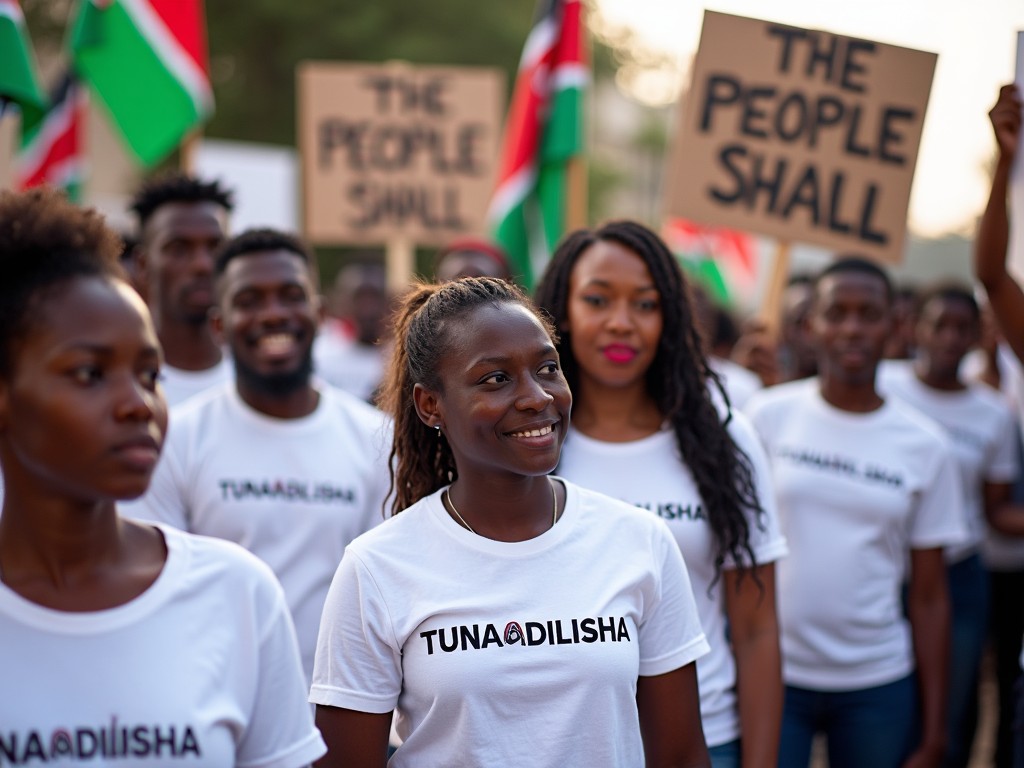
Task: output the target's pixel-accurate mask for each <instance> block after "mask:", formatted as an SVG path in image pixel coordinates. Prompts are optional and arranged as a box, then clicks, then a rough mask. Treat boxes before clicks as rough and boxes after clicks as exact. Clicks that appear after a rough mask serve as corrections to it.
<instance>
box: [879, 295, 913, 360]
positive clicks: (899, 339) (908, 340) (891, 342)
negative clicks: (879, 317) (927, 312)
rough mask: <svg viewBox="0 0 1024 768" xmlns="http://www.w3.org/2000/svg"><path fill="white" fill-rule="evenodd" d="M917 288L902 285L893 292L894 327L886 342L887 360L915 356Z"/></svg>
mask: <svg viewBox="0 0 1024 768" xmlns="http://www.w3.org/2000/svg"><path fill="white" fill-rule="evenodd" d="M916 309H917V290H916V289H915V288H913V287H911V286H909V285H901V286H898V287H897V288H896V289H895V292H894V293H893V304H892V321H893V329H892V333H891V334H890V335H889V339H888V340H887V341H886V343H885V359H886V360H910V359H912V358H913V357H914V318H915V316H916Z"/></svg>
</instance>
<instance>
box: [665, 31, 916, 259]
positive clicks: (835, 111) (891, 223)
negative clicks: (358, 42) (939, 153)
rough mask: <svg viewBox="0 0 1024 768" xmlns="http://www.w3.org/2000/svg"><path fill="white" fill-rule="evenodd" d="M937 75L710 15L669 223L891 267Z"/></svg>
mask: <svg viewBox="0 0 1024 768" xmlns="http://www.w3.org/2000/svg"><path fill="white" fill-rule="evenodd" d="M935 61H936V56H935V54H932V53H924V52H922V51H913V50H910V49H907V48H900V47H897V46H893V45H884V44H881V43H874V42H870V41H868V40H860V39H856V38H851V37H843V36H841V35H834V34H832V33H829V32H820V31H815V30H808V29H800V28H798V27H790V26H785V25H782V24H775V23H771V22H767V21H760V20H757V19H748V18H743V17H739V16H730V15H727V14H722V13H714V12H710V11H708V12H705V15H704V27H703V31H702V33H701V39H700V47H699V49H698V51H697V57H696V59H695V61H694V64H693V78H692V84H691V87H690V92H689V94H688V95H687V96H686V97H685V98H684V100H683V103H682V105H681V109H680V112H679V123H678V126H677V129H676V135H675V139H674V145H673V148H672V157H671V161H670V164H669V168H668V178H667V180H666V185H665V189H666V192H665V213H666V215H669V216H682V217H686V218H689V219H693V220H695V221H699V222H701V223H703V224H716V225H721V226H727V227H733V228H735V229H742V230H746V231H749V232H757V233H760V234H765V235H771V236H774V237H777V238H779V239H781V240H786V241H792V242H808V243H814V244H816V245H821V246H824V247H826V248H830V249H833V250H835V251H837V252H842V253H858V254H863V255H866V256H871V257H874V258H877V259H880V260H884V261H889V262H898V261H899V260H900V259H901V258H902V253H903V241H904V235H905V229H906V216H907V206H908V204H909V201H910V185H911V181H912V180H913V175H914V165H915V163H916V161H917V150H918V145H919V144H920V140H921V129H922V127H923V125H924V115H925V108H926V107H927V104H928V94H929V91H930V89H931V82H932V75H933V73H934V70H935Z"/></svg>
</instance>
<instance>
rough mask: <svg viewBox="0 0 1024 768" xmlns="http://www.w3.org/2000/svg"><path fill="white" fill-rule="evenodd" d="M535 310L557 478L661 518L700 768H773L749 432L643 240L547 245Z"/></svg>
mask: <svg viewBox="0 0 1024 768" xmlns="http://www.w3.org/2000/svg"><path fill="white" fill-rule="evenodd" d="M537 300H538V303H539V304H540V306H541V307H542V308H544V309H545V310H547V312H548V313H549V314H550V315H551V316H552V318H553V320H554V322H555V325H556V327H557V328H558V331H559V334H560V336H561V340H560V342H559V354H560V355H561V357H562V361H563V363H562V364H563V368H564V370H565V372H566V378H567V379H568V381H569V384H570V386H571V387H572V390H573V396H574V413H573V428H572V429H571V430H570V432H569V434H568V436H567V438H566V443H565V447H564V449H563V451H562V460H561V463H560V464H559V467H558V472H559V474H560V475H562V476H564V477H566V478H568V479H570V480H572V481H573V482H576V483H579V484H580V485H582V486H584V487H586V488H592V489H594V490H597V491H601V492H602V493H607V494H609V495H611V496H615V497H616V498H620V499H623V500H624V501H628V502H629V503H631V504H635V505H638V506H640V507H644V508H645V509H647V510H648V511H649V512H650V513H652V514H654V515H657V516H658V517H660V518H661V519H663V520H665V522H666V523H667V524H668V526H669V528H670V530H671V531H672V533H673V535H674V537H675V540H676V542H677V545H678V547H679V549H680V550H681V551H682V553H683V557H684V559H685V560H686V564H687V567H688V569H689V572H690V578H691V579H693V583H694V594H695V596H696V599H697V606H698V609H699V612H700V619H701V624H702V626H703V627H704V631H705V633H706V634H707V636H708V641H709V643H710V645H711V652H710V653H709V654H708V655H707V656H705V657H703V658H702V659H701V660H700V661H699V662H698V664H697V672H698V676H699V681H700V695H701V717H702V719H703V723H704V733H705V735H706V737H707V740H708V745H709V747H710V751H711V759H712V764H713V765H714V766H716V768H732V767H733V766H743V768H754V767H755V766H772V767H773V768H774V766H775V761H776V751H777V748H778V739H779V724H780V720H781V716H782V681H781V673H780V666H779V664H780V662H779V638H778V624H777V621H776V616H775V581H774V561H775V560H777V559H778V558H780V557H782V556H783V555H784V554H785V553H786V544H785V541H784V539H783V538H782V536H781V534H780V533H779V530H778V524H777V521H776V516H775V505H774V499H773V498H772V491H771V487H770V485H769V480H768V470H767V466H766V464H765V461H764V454H763V451H762V449H761V447H760V445H759V444H758V441H757V439H756V436H755V435H754V433H753V431H752V430H751V428H750V426H749V424H747V423H746V420H745V419H743V417H741V416H737V415H736V414H732V415H730V416H728V417H727V418H723V416H722V415H721V412H720V409H719V408H717V407H716V405H715V397H714V396H713V395H712V392H711V389H710V388H712V387H718V388H719V389H720V385H719V380H718V377H717V376H716V375H715V374H714V373H713V371H712V369H711V367H710V366H709V363H708V360H707V358H706V357H705V355H704V354H703V352H702V351H701V343H700V339H699V337H698V332H697V330H696V328H695V324H694V318H693V310H692V306H691V301H690V295H689V292H688V288H687V284H686V281H685V278H684V277H683V274H682V272H681V270H680V268H679V266H678V264H677V263H676V261H675V259H674V257H673V256H672V254H671V253H670V252H669V250H668V248H667V247H666V246H665V244H664V243H663V242H662V241H661V239H660V238H659V237H658V236H657V235H656V234H655V233H654V232H652V231H651V230H649V229H647V228H646V227H644V226H642V225H640V224H637V223H635V222H630V221H619V222H612V223H610V224H606V225H605V226H603V227H602V228H600V229H598V230H596V231H589V230H581V231H579V232H576V233H574V234H572V235H570V236H569V237H568V238H567V239H566V240H565V241H564V242H563V243H562V245H561V246H559V248H558V250H557V252H556V253H555V255H554V257H553V258H552V260H551V263H550V264H549V266H548V268H547V271H546V272H545V273H544V276H543V278H542V280H541V282H540V284H539V286H538V288H537ZM716 394H717V392H716ZM723 397H724V395H723Z"/></svg>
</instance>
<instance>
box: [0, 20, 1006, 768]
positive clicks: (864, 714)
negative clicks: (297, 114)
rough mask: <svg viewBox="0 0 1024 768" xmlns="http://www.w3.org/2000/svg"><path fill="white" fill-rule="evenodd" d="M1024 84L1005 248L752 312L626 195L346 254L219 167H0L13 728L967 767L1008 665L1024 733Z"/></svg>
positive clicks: (2, 438)
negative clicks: (542, 255)
mask: <svg viewBox="0 0 1024 768" xmlns="http://www.w3.org/2000/svg"><path fill="white" fill-rule="evenodd" d="M549 5H553V6H558V5H560V3H552V4H549ZM565 5H568V6H571V5H573V3H571V2H570V3H566V4H565ZM576 5H579V4H578V3H576ZM16 7H17V6H16V4H15V8H16ZM2 9H3V2H2V1H0V10H2ZM97 12H98V11H97ZM773 34H774V35H775V37H776V38H779V39H780V40H782V42H783V43H784V44H785V45H786V46H787V47H786V49H785V50H786V51H789V50H790V48H789V46H793V50H796V46H797V44H798V43H799V41H800V40H801V39H802V38H800V36H799V35H797V34H796V33H794V32H779V31H778V29H776V30H775V31H774V32H773ZM857 42H858V43H863V45H860V46H859V47H858V45H852V46H851V47H850V52H849V53H848V54H847V55H848V61H847V68H846V69H845V70H843V73H842V75H841V76H840V75H839V74H836V80H837V83H839V85H838V86H837V87H842V88H845V89H846V90H856V87H857V78H858V77H859V76H860V75H861V73H863V72H864V71H865V70H864V68H863V67H861V66H860V65H857V66H854V65H853V64H851V63H850V62H851V61H853V57H854V56H860V55H861V54H862V53H863V52H864V51H865V50H868V49H867V48H865V47H864V46H867V45H871V44H868V43H865V42H864V41H857ZM787 55H788V53H787ZM793 55H794V56H796V54H795V53H794V54H793ZM794 60H795V59H794ZM864 60H866V59H858V60H857V61H864ZM865 66H866V65H865ZM837 72H838V70H837ZM840 80H841V81H842V82H839V81H840ZM722 82H725V80H723V81H722ZM728 83H730V84H731V85H728V87H725V90H721V88H720V89H719V91H718V92H717V96H716V98H717V100H718V106H721V105H722V104H726V103H731V102H733V101H736V102H737V103H738V102H739V101H740V100H741V99H742V98H744V97H742V96H741V95H740V84H739V83H738V82H734V81H732V80H728ZM723 87H724V86H723ZM516 98H517V95H514V96H513V100H514V101H515V99H516ZM823 101H827V99H825V100H823ZM794 103H795V102H794ZM836 104H838V102H836ZM716 108H717V107H716ZM804 108H809V107H806V105H805V106H804ZM836 108H837V109H838V108H839V107H836ZM709 109H710V108H709ZM779 109H784V107H779ZM817 109H818V110H819V112H818V118H819V124H818V125H817V126H816V127H812V128H811V129H808V130H814V131H818V130H826V129H827V127H828V125H829V124H830V123H836V124H838V123H840V122H841V120H840V117H839V114H838V113H836V114H834V115H833V114H832V113H830V112H828V109H825V111H824V112H822V111H821V110H822V109H823V108H822V107H821V106H820V104H819V106H818V107H817ZM857 109H858V110H860V107H858V108H857ZM23 111H24V114H25V118H24V119H26V120H28V119H29V117H30V115H31V113H30V112H29V111H28V110H27V108H24V109H23ZM540 111H541V112H544V110H543V109H541V110H540ZM710 114H711V113H710V111H708V112H706V113H705V117H706V118H707V120H706V122H708V123H709V124H710V117H709V116H710ZM844 114H846V117H843V118H842V122H843V124H844V125H846V126H847V128H845V129H844V130H848V131H849V132H851V133H850V135H852V132H855V131H856V125H857V123H856V121H857V120H859V119H860V117H859V116H860V112H859V111H858V112H857V117H856V118H854V117H851V116H850V114H849V113H844ZM909 114H910V113H909V112H901V111H899V110H897V109H896V108H893V109H892V110H891V111H890V113H888V114H887V116H886V118H885V119H886V121H888V122H887V123H886V124H885V127H884V128H883V130H882V133H881V134H880V138H879V146H878V148H877V152H876V153H875V154H877V155H878V156H879V157H880V158H881V159H882V161H884V162H886V163H890V164H896V165H899V164H902V162H903V159H902V157H903V156H902V155H901V156H900V157H897V149H896V147H897V145H898V144H899V142H898V141H896V140H895V139H894V136H895V135H896V134H895V133H894V132H896V131H897V130H898V129H897V127H896V124H897V122H899V121H901V120H905V119H909V118H908V117H907V116H908V115H909ZM1021 115H1022V101H1021V93H1020V91H1019V90H1018V89H1017V87H1016V86H1012V85H1007V86H1004V87H1003V88H1002V89H1001V90H1000V92H999V94H998V97H997V100H996V103H995V106H994V107H993V108H992V110H991V112H990V113H989V118H990V121H991V126H992V128H993V131H994V135H995V139H996V146H997V153H998V154H997V159H996V164H995V168H994V171H993V176H992V184H991V193H990V197H989V201H988V205H987V207H986V209H985V211H984V213H983V216H982V218H981V220H980V223H979V227H978V231H977V233H976V237H975V240H974V246H973V248H974V250H973V265H972V267H973V272H974V275H975V277H976V283H975V284H974V285H970V284H965V283H959V282H951V281H942V282H939V283H936V284H934V285H928V286H920V287H919V288H918V289H916V290H914V291H910V290H908V289H906V288H905V287H904V286H899V287H897V286H895V285H894V283H893V281H892V279H891V277H890V274H889V270H888V269H887V267H886V266H885V265H884V264H883V263H882V262H881V261H880V260H879V259H877V258H875V257H874V256H875V254H873V253H862V252H859V251H857V250H856V249H854V248H850V249H848V250H847V251H837V252H836V253H835V257H834V258H833V259H832V260H831V261H830V262H829V263H828V264H827V265H826V266H825V267H824V268H823V269H821V270H820V271H818V272H816V273H814V274H786V275H781V276H780V278H781V279H780V282H779V284H778V288H779V291H778V293H777V296H776V299H777V300H776V301H775V302H774V303H773V304H772V305H771V306H770V307H769V309H770V310H771V313H772V314H771V316H766V315H765V314H764V313H762V314H761V315H759V316H756V317H751V318H736V317H732V316H731V315H730V313H729V310H727V309H726V308H724V307H722V306H718V305H717V304H716V302H715V300H714V298H713V297H712V296H710V295H709V293H708V291H707V289H706V287H705V286H702V285H701V284H700V282H699V281H698V280H697V279H696V278H695V277H694V275H693V273H692V272H688V271H686V270H684V269H683V267H682V266H681V263H680V260H679V259H678V258H677V256H676V254H674V253H673V250H672V248H671V246H670V245H669V244H668V242H667V241H666V238H664V237H663V236H662V235H661V234H659V232H658V231H656V230H655V229H653V228H651V227H649V226H647V225H646V224H644V223H641V222H638V221H634V220H631V219H624V218H614V217H613V218H612V219H611V220H609V221H605V222H602V223H599V224H598V225H596V226H593V227H582V228H566V230H565V231H564V232H560V233H559V236H558V237H557V238H555V239H554V241H553V242H552V243H551V244H550V245H551V247H550V253H549V255H548V258H546V259H545V260H544V261H543V262H542V263H534V264H533V265H532V267H530V268H526V269H524V268H523V266H522V264H521V263H519V262H516V261H514V260H513V259H511V258H510V254H509V250H508V249H509V248H510V247H511V246H509V245H508V243H507V242H506V241H503V240H502V238H501V237H500V236H499V234H495V235H494V236H493V237H488V236H484V235H479V234H473V235H471V236H470V235H464V236H459V237H452V238H450V239H449V240H448V242H447V243H446V244H445V245H444V246H443V247H441V248H439V249H438V250H437V251H436V257H435V259H434V261H433V262H432V274H430V275H427V276H424V277H422V278H419V279H415V280H406V281H405V282H404V283H403V284H401V285H396V282H395V281H394V280H393V279H392V278H393V275H392V274H390V273H389V270H390V268H391V266H392V265H388V266H387V267H386V266H385V265H384V264H381V263H376V262H375V263H363V262H359V263H349V264H347V265H345V266H344V267H343V268H342V269H341V270H340V271H339V272H338V274H337V276H336V279H334V280H333V282H332V283H331V284H330V285H322V284H321V279H320V268H319V265H318V261H317V256H316V253H315V251H314V249H313V247H312V244H311V242H310V239H309V238H308V237H304V236H303V235H302V234H299V233H295V232H288V231H282V230H280V229H277V228H273V227H269V226H263V227H253V228H247V229H245V230H244V231H241V232H234V231H233V230H232V226H231V220H232V212H233V210H234V208H235V206H236V203H237V199H238V198H239V196H241V195H244V193H245V190H242V189H232V188H230V187H229V186H228V185H226V184H224V183H223V182H222V181H219V180H216V179H212V178H204V177H202V176H201V175H198V174H195V173H189V172H187V171H182V170H176V171H166V170H165V171H163V172H161V173H156V174H153V175H152V176H151V177H150V178H148V179H147V180H146V181H145V182H144V183H143V184H142V185H141V186H140V187H139V188H138V189H136V190H135V191H134V194H133V196H132V199H131V202H130V204H129V207H128V211H129V212H130V215H131V217H132V220H133V227H132V229H131V231H130V232H127V233H118V232H116V231H115V230H114V229H113V228H112V227H111V226H110V224H109V223H108V222H107V221H106V220H105V219H104V217H103V216H102V215H101V214H100V213H98V212H97V211H96V210H94V209H92V208H89V207H85V206H82V205H79V204H77V203H76V202H73V201H72V200H71V199H69V197H68V196H67V195H66V194H65V193H64V192H62V191H61V190H58V189H56V188H54V187H53V186H51V185H41V186H33V187H31V188H29V189H26V190H24V191H3V192H0V470H2V475H0V477H2V484H0V498H2V507H0V766H7V765H12V766H15V765H18V766H20V765H26V766H30V765H43V764H56V765H76V764H78V763H80V762H81V763H85V762H88V763H91V764H98V765H209V766H214V765H216V766H229V765H235V766H253V767H260V768H292V767H293V766H303V765H310V764H314V763H315V764H317V765H323V766H356V767H357V768H363V767H366V768H369V767H370V766H373V767H375V768H381V767H382V766H385V765H390V766H394V767H395V768H402V767H404V766H416V767H419V766H510V765H513V764H516V765H524V766H529V767H531V768H532V767H533V766H552V768H554V766H580V767H581V768H583V767H588V768H589V767H592V766H609V767H612V766H623V767H633V766H651V767H667V766H687V767H691V768H696V767H698V766H703V767H705V768H707V767H709V766H710V767H712V768H768V767H769V766H770V767H772V768H774V767H776V766H778V768H807V767H808V766H811V765H815V766H818V765H826V764H827V765H828V766H831V767H832V768H889V767H891V768H897V767H899V766H905V767H906V768H967V767H968V766H969V765H971V766H974V765H975V763H971V755H972V751H975V750H976V745H975V742H976V741H977V740H978V739H979V738H980V736H979V733H980V732H981V730H982V729H983V727H987V726H985V724H984V723H981V722H980V718H979V691H980V690H981V689H982V688H983V686H984V685H986V684H988V685H990V686H991V685H993V684H994V686H995V689H996V690H997V695H996V697H995V698H996V705H997V706H996V712H995V714H994V715H992V717H994V718H995V720H996V723H995V724H994V725H993V730H994V732H995V734H994V737H993V738H994V741H995V744H994V746H993V752H994V754H993V755H992V758H991V760H992V762H991V765H993V766H996V768H1024V673H1022V664H1024V650H1022V645H1024V642H1022V641H1024V473H1022V465H1021V461H1022V444H1024V441H1022V434H1024V287H1022V285H1021V284H1020V283H1018V282H1017V281H1016V280H1015V278H1014V277H1013V276H1012V274H1011V272H1010V270H1009V268H1008V266H1007V254H1008V250H1009V248H1010V236H1009V235H1010V225H1011V222H1010V214H1009V213H1008V205H1007V200H1008V196H1009V193H1010V170H1011V168H1012V166H1013V163H1014V159H1015V157H1016V155H1017V153H1018V152H1019V151H1021V150H1019V149H1018V147H1019V143H1020V141H1019V140H1020V127H1021ZM744 119H745V120H746V118H744ZM849 121H852V122H849ZM890 123H891V124H890ZM465 130H469V129H465ZM474 130H475V129H474ZM338 131H339V132H338V133H336V134H332V136H334V138H335V139H336V140H338V141H342V138H343V136H345V135H347V134H345V133H344V131H342V130H341V129H338ZM467 135H468V134H467ZM800 136H801V139H800V141H801V143H803V142H805V141H809V142H811V144H812V145H813V142H814V141H815V139H814V138H813V137H810V136H809V135H804V134H803V133H801V135H800ZM332 140H333V139H332ZM474 140H475V139H474ZM431 141H433V140H431ZM467 141H470V140H468V139H467ZM844 141H846V142H847V143H849V142H851V141H853V139H851V138H849V137H847V138H846V139H844ZM432 146H433V145H432ZM466 147H469V144H467V145H466ZM435 148H436V147H435ZM906 151H907V150H906V147H905V146H902V147H901V148H900V149H899V152H904V153H905V152H906ZM471 154H472V151H471V150H470V149H468V148H464V159H465V163H466V164H469V165H471V164H472V163H470V160H469V159H468V158H469V157H470V155H471ZM740 154H742V152H740V150H736V153H734V154H733V155H731V157H733V158H734V159H735V158H736V157H738V156H739V155H740ZM727 157H728V156H727ZM897 160H898V161H899V162H897ZM757 167H758V168H761V166H760V165H758V166H757ZM780 173H781V171H780ZM736 180H737V183H739V182H740V180H739V177H738V176H737V179H736ZM675 183H677V184H678V183H681V182H680V181H679V180H678V179H677V180H676V182H675ZM768 183H769V182H768V181H765V180H763V179H762V180H761V181H760V182H756V183H755V184H754V186H758V185H760V186H761V187H763V186H764V185H765V184H768ZM780 183H781V182H780ZM843 183H844V182H843V180H842V179H841V178H839V177H838V176H837V177H836V178H835V179H834V180H833V184H834V185H839V186H840V187H841V186H842V184H843ZM849 184H851V185H852V184H853V182H852V181H850V182H849ZM872 189H873V188H872ZM739 194H740V193H739V192H737V196H739ZM744 194H746V193H744ZM751 194H756V193H751ZM833 194H837V193H836V192H835V190H833ZM875 194H876V192H873V191H870V190H869V191H868V192H867V197H866V200H865V201H862V203H863V205H865V206H867V208H866V209H865V212H864V213H863V216H862V218H861V220H860V222H861V226H860V228H859V230H858V232H854V234H855V235H858V236H860V237H861V238H862V239H865V233H868V234H869V235H870V237H867V238H866V239H867V240H872V241H877V242H875V244H879V243H881V242H882V240H884V239H886V238H887V237H888V235H884V234H882V233H883V230H884V227H885V224H884V222H881V220H880V219H875V218H872V214H871V212H870V208H871V206H872V205H873V202H872V201H873V200H874V199H875V197H874V196H875ZM802 196H803V193H802V192H801V187H796V188H793V189H791V190H790V199H791V200H792V201H796V202H794V203H793V205H796V206H797V207H799V206H800V205H802V204H803V203H801V202H800V200H802V199H803V197H802ZM424 200H426V198H424ZM725 202H726V203H729V201H725ZM421 203H422V204H423V205H427V203H426V202H423V201H421ZM836 205H837V204H836V200H835V199H833V201H832V209H831V213H832V214H833V217H832V218H831V219H830V224H829V225H830V226H832V227H833V228H835V227H836V226H837V224H836V222H837V219H836V218H835V216H836V212H837V208H836ZM787 215H788V214H787ZM499 229H500V228H499ZM530 269H535V270H536V272H535V274H530Z"/></svg>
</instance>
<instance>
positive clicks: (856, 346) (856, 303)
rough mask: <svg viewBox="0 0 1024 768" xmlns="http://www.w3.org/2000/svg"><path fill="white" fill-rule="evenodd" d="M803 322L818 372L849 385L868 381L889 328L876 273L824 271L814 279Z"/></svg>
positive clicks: (884, 298)
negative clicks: (806, 326) (807, 332)
mask: <svg viewBox="0 0 1024 768" xmlns="http://www.w3.org/2000/svg"><path fill="white" fill-rule="evenodd" d="M808 323H809V328H810V332H811V337H812V338H813V340H814V344H815V346H816V348H817V350H818V370H819V372H820V373H821V374H822V375H823V376H831V377H833V378H834V379H835V380H836V381H839V382H842V383H845V384H851V385H860V384H870V383H873V382H874V378H875V369H876V368H877V367H878V361H879V360H881V358H882V351H883V349H884V348H885V342H886V339H887V337H888V334H889V332H890V329H891V328H892V323H891V319H890V298H889V294H888V291H887V289H886V285H885V282H884V281H883V280H882V279H881V278H880V277H877V276H875V275H872V274H868V273H864V272H856V271H840V272H834V273H832V274H829V275H826V276H825V277H823V278H822V279H821V280H819V281H818V285H817V287H816V289H815V293H814V301H813V303H812V305H811V309H810V312H809V314H808Z"/></svg>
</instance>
